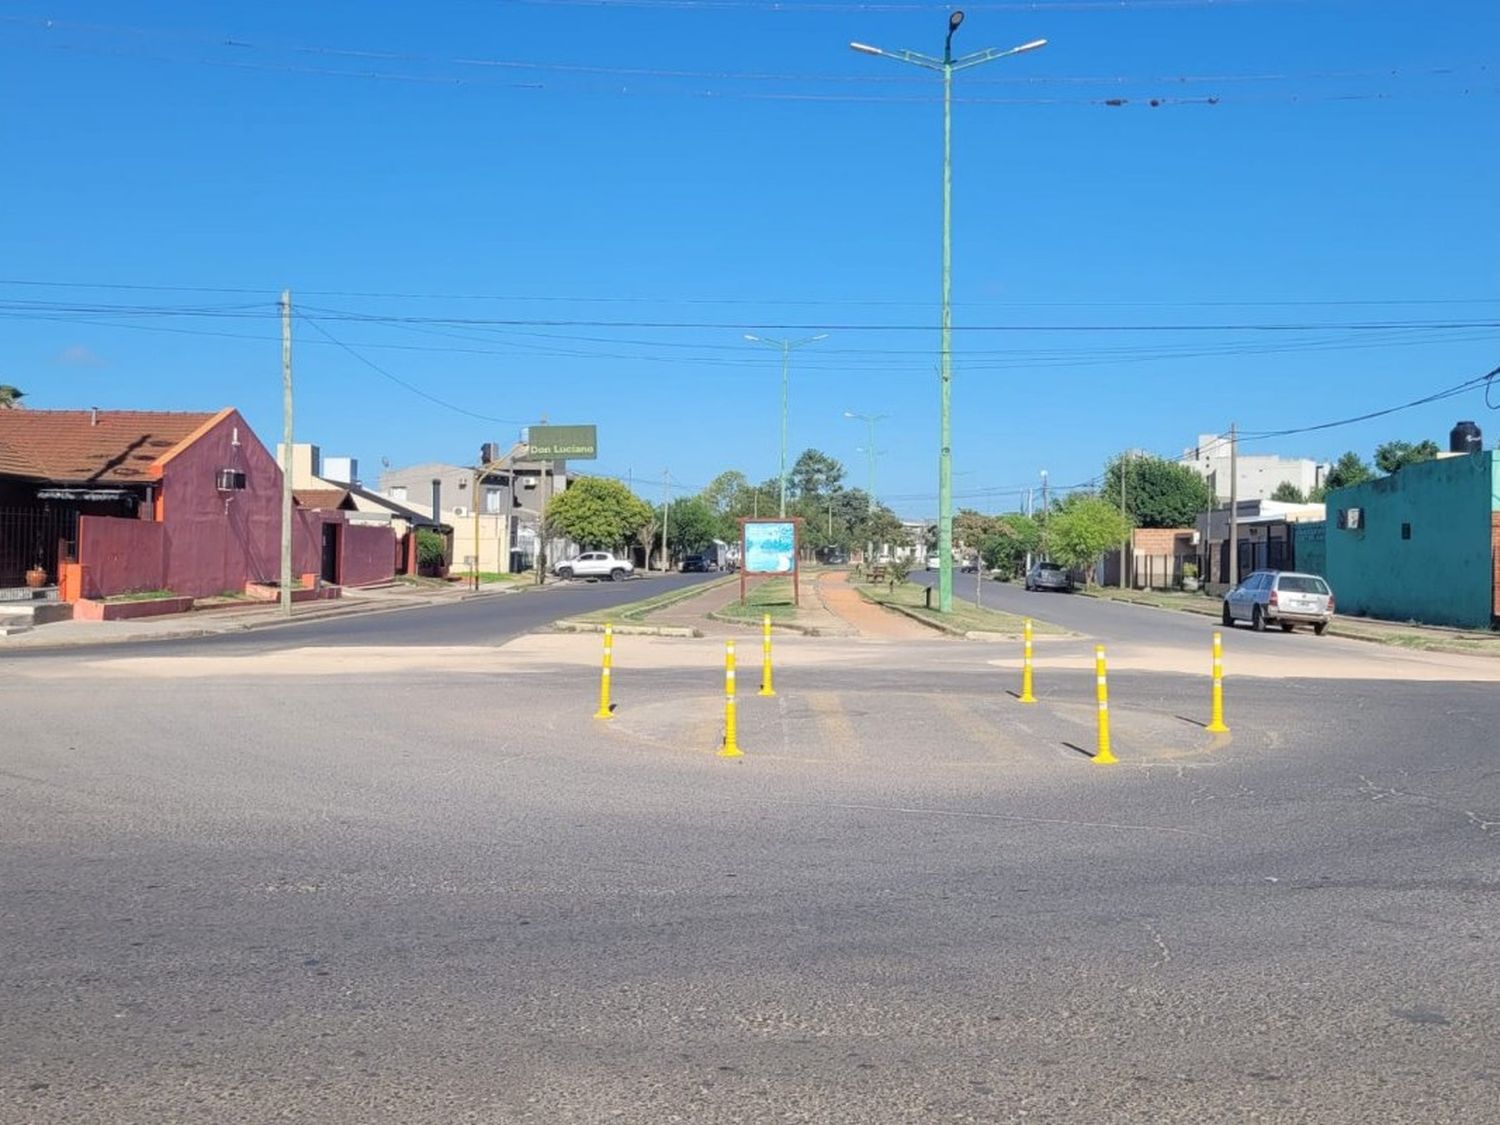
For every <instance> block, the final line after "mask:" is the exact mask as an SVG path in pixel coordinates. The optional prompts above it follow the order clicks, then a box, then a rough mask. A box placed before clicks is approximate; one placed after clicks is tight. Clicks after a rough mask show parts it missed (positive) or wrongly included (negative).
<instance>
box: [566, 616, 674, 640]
mask: <svg viewBox="0 0 1500 1125" xmlns="http://www.w3.org/2000/svg"><path fill="white" fill-rule="evenodd" d="M550 628H551V630H552V631H553V632H556V633H602V632H604V628H605V627H604V626H603V625H602V624H600V623H598V622H595V621H567V620H563V621H554V622H553V623H552V624H551V626H550ZM610 628H611V629H612V630H613V631H614V632H615V633H617V634H619V635H620V636H626V637H678V638H686V637H701V636H703V634H702V633H700V632H698V630H697V629H690V628H688V627H687V626H686V625H612V626H611V627H610Z"/></svg>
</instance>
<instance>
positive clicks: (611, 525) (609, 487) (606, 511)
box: [547, 477, 652, 551]
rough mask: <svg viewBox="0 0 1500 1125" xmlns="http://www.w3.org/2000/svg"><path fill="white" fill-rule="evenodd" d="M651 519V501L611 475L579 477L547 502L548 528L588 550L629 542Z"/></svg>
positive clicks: (617, 545) (604, 548)
mask: <svg viewBox="0 0 1500 1125" xmlns="http://www.w3.org/2000/svg"><path fill="white" fill-rule="evenodd" d="M651 518H652V511H651V506H650V505H649V504H647V503H646V502H645V501H644V500H642V499H641V498H640V497H639V496H637V495H636V494H635V493H633V492H631V491H630V489H628V488H626V487H625V486H624V485H623V484H621V483H620V482H619V481H617V480H611V479H610V478H608V477H582V478H580V479H578V480H575V481H574V482H573V483H572V484H570V485H569V486H568V490H567V491H566V492H564V493H562V495H560V496H555V497H553V498H552V502H551V503H549V504H548V505H547V527H548V528H549V529H551V530H552V531H554V532H556V533H558V534H560V535H565V536H567V537H568V538H569V539H571V540H573V542H575V543H577V544H578V545H579V546H580V547H582V548H583V549H584V550H586V551H598V550H606V549H610V550H612V549H613V548H615V547H619V546H621V545H622V544H624V543H627V542H629V541H630V540H631V539H633V538H634V537H635V535H636V534H637V532H639V531H640V529H641V528H642V527H644V526H645V525H646V524H648V523H650V522H651Z"/></svg>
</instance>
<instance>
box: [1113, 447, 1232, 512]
mask: <svg viewBox="0 0 1500 1125" xmlns="http://www.w3.org/2000/svg"><path fill="white" fill-rule="evenodd" d="M1122 474H1123V476H1124V478H1125V511H1126V513H1127V514H1128V515H1129V516H1130V519H1131V521H1132V522H1133V523H1134V524H1135V526H1137V527H1192V526H1193V524H1194V522H1195V521H1196V520H1197V518H1198V516H1199V514H1200V513H1202V512H1204V511H1205V510H1207V509H1208V508H1209V507H1211V506H1212V504H1213V493H1212V492H1211V491H1210V490H1209V487H1208V482H1207V481H1206V480H1204V479H1203V478H1202V477H1201V476H1199V475H1198V474H1197V473H1196V472H1195V471H1194V470H1193V469H1191V468H1190V467H1189V466H1187V465H1179V464H1178V463H1177V462H1176V461H1168V460H1166V459H1165V458H1163V457H1150V456H1146V457H1140V456H1134V455H1128V456H1125V457H1116V458H1115V459H1114V460H1113V461H1111V462H1110V463H1109V467H1108V468H1107V469H1106V470H1105V472H1104V487H1103V489H1102V490H1101V491H1100V493H1099V495H1100V497H1101V498H1102V499H1103V500H1105V501H1106V502H1107V503H1111V504H1113V505H1114V506H1115V508H1116V510H1118V509H1119V507H1120V478H1121V475H1122Z"/></svg>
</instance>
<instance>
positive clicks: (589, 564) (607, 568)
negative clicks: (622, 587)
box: [557, 551, 635, 582]
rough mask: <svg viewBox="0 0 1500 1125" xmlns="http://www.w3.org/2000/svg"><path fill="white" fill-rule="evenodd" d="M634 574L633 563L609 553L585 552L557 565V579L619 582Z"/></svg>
mask: <svg viewBox="0 0 1500 1125" xmlns="http://www.w3.org/2000/svg"><path fill="white" fill-rule="evenodd" d="M634 573H635V564H634V563H632V562H631V561H630V560H629V559H621V558H616V557H615V556H614V555H613V554H611V553H610V552H609V551H585V552H584V553H583V554H581V555H579V556H578V557H577V558H572V559H568V560H566V561H565V562H560V563H558V564H557V576H558V577H559V578H608V579H609V580H610V581H611V582H620V581H622V580H624V579H626V578H629V577H630V576H631V575H632V574H634Z"/></svg>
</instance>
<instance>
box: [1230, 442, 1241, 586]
mask: <svg viewBox="0 0 1500 1125" xmlns="http://www.w3.org/2000/svg"><path fill="white" fill-rule="evenodd" d="M1239 452H1240V451H1239V441H1238V438H1237V432H1236V428H1235V424H1234V423H1233V422H1231V423H1229V585H1230V586H1231V587H1233V586H1238V585H1239V584H1240V456H1239Z"/></svg>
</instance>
